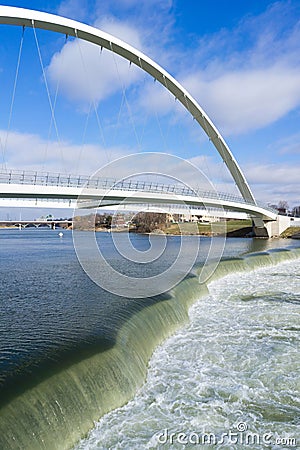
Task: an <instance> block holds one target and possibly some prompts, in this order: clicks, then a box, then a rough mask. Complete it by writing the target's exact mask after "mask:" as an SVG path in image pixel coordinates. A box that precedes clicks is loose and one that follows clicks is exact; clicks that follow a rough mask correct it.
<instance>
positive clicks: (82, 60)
mask: <svg viewBox="0 0 300 450" xmlns="http://www.w3.org/2000/svg"><path fill="white" fill-rule="evenodd" d="M75 36H76V41H77V45H78V49H79V53H80V58H81V62H82V66H83V69H84V71H85V74H86V76H87V78H88V70H87V68H86V64H85V61H84V58H83V54H82V50H81V46H80V38H79V37H78V34H77V30H75ZM92 105H93V109H94V113H95V116H96V121H97V125H98V129H99V132H100V136H101V139H102V142H103V147H104V152H105V155H106V158H107V161H108V162H110V155H109V153H108V151H107V144H106V140H105V137H104V131H103V127H102V124H101V121H100V118H99V114H98V108H97V105H96V102H95V99H94V98H93V99H92Z"/></svg>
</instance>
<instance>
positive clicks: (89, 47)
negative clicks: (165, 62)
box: [47, 19, 142, 104]
mask: <svg viewBox="0 0 300 450" xmlns="http://www.w3.org/2000/svg"><path fill="white" fill-rule="evenodd" d="M97 24H98V25H99V28H101V29H103V30H105V31H106V32H109V33H111V34H114V35H116V36H118V37H120V38H122V39H124V40H125V41H126V42H129V43H131V44H132V45H134V46H135V47H140V48H141V47H142V44H141V41H140V37H139V34H138V32H137V31H136V30H134V29H133V28H131V27H130V26H129V25H127V24H125V23H120V22H118V21H116V20H108V19H106V20H105V21H102V22H97ZM47 74H48V77H49V79H50V81H51V82H52V84H53V85H54V86H55V85H56V84H57V83H59V86H60V91H61V92H62V93H64V94H65V95H66V96H67V97H68V98H69V99H71V100H75V101H80V102H95V104H97V103H98V102H99V101H100V100H103V99H104V98H107V97H109V96H110V95H112V94H114V93H115V92H117V91H122V89H123V88H128V86H130V85H131V84H133V83H134V82H136V81H137V80H138V79H139V78H140V77H141V76H142V73H141V70H139V69H138V68H136V67H135V66H129V63H128V61H126V60H124V59H122V58H121V57H119V56H118V55H115V54H113V53H111V52H109V51H106V50H103V51H101V49H100V48H99V47H98V46H97V45H94V44H91V43H88V42H85V41H81V40H77V39H76V40H73V41H69V42H67V43H66V44H65V45H64V47H63V48H62V50H61V51H60V52H58V53H56V54H55V55H54V56H53V57H52V60H51V62H50V65H49V66H48V68H47Z"/></svg>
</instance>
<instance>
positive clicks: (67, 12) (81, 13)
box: [57, 0, 88, 21]
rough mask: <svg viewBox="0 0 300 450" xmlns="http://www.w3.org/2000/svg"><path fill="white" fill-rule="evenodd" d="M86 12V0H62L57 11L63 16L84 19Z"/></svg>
mask: <svg viewBox="0 0 300 450" xmlns="http://www.w3.org/2000/svg"><path fill="white" fill-rule="evenodd" d="M87 12H88V3H87V0H64V1H63V2H62V3H61V4H60V5H59V7H58V11H57V13H58V14H59V15H60V16H63V17H69V18H71V19H75V17H76V20H79V21H80V20H84V19H85V18H86V15H87Z"/></svg>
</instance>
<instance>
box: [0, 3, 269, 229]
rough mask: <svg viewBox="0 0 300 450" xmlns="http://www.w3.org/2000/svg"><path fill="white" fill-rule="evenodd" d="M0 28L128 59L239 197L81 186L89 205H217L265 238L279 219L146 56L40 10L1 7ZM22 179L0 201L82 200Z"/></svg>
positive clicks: (2, 190)
mask: <svg viewBox="0 0 300 450" xmlns="http://www.w3.org/2000/svg"><path fill="white" fill-rule="evenodd" d="M0 24H8V25H17V26H21V27H31V28H34V29H35V28H40V29H44V30H49V31H54V32H58V33H63V34H65V35H68V36H73V37H76V38H79V39H82V40H85V41H87V42H91V43H93V44H96V45H98V46H99V47H101V48H105V49H107V50H108V51H111V52H114V53H116V54H118V55H120V56H121V57H123V58H125V59H126V60H128V61H129V62H130V63H132V64H135V65H136V66H138V67H139V68H140V69H142V70H143V71H144V72H147V73H148V74H149V75H151V76H152V77H153V78H154V79H155V80H156V81H158V82H159V83H160V84H161V85H162V86H164V87H165V88H166V89H167V90H168V91H169V92H170V93H171V94H173V95H174V97H175V99H176V100H178V101H179V102H180V103H181V104H182V105H183V106H184V108H185V109H186V110H187V111H188V112H189V113H190V114H191V116H192V117H193V118H194V120H195V121H196V122H198V124H199V125H200V126H201V127H202V129H203V130H204V132H205V133H206V134H207V136H208V137H209V139H210V140H211V142H212V143H213V145H214V147H215V149H216V151H217V152H218V153H219V154H220V156H221V157H222V159H223V161H224V163H225V164H226V166H227V168H228V170H229V172H230V174H231V176H232V178H233V180H234V181H235V184H236V186H237V188H238V190H239V191H240V194H241V198H240V197H235V198H229V197H227V198H225V197H226V196H224V195H223V194H217V195H215V194H214V195H212V193H206V194H205V195H204V193H201V192H196V191H194V190H193V195H191V192H190V193H188V192H176V193H175V197H176V198H175V197H174V192H171V189H172V188H171V187H170V186H169V187H168V188H167V187H166V186H165V187H163V188H161V190H160V191H158V190H153V187H152V188H151V189H148V190H147V187H146V185H145V186H143V188H142V185H139V186H137V188H136V189H133V188H132V186H131V187H130V188H129V187H128V186H127V188H126V189H123V188H120V186H118V185H116V186H114V188H113V189H110V191H109V192H110V193H109V194H108V193H107V189H106V190H105V192H102V191H101V187H98V186H97V187H95V186H86V188H85V194H84V195H86V200H87V201H88V202H89V204H90V206H92V205H93V201H95V202H96V203H94V206H96V205H97V199H99V196H100V197H103V200H105V201H106V203H107V205H109V204H116V203H118V202H119V203H120V202H124V201H128V202H129V199H130V201H131V202H132V203H151V204H155V203H164V204H165V203H169V204H174V203H180V202H185V203H186V204H187V205H197V206H199V205H203V204H205V205H206V206H212V207H218V206H219V207H223V208H224V209H228V210H232V211H242V212H246V213H247V214H249V215H250V217H252V219H253V222H254V229H255V230H256V232H257V233H258V234H259V235H266V232H265V227H264V221H272V220H278V217H277V215H276V213H275V212H274V211H271V210H270V209H268V208H267V207H262V206H260V205H259V204H258V203H257V201H256V200H255V198H254V195H253V193H252V191H251V189H250V186H249V184H248V182H247V180H246V178H245V176H244V174H243V172H242V170H241V168H240V166H239V164H238V162H237V161H236V159H235V157H234V156H233V154H232V152H231V150H230V149H229V147H228V145H227V143H226V142H225V140H224V138H223V137H222V135H221V133H220V132H219V130H218V129H217V127H216V126H215V125H214V124H213V122H212V121H211V120H210V118H209V117H208V116H207V114H206V113H205V112H204V110H203V109H202V108H201V106H200V105H199V104H198V102H197V101H196V100H195V99H194V98H193V97H192V96H191V94H190V93H189V92H188V91H186V90H185V88H184V87H183V86H182V85H181V84H180V83H179V82H178V81H177V80H175V79H174V78H173V77H172V76H171V75H170V74H169V73H168V72H167V71H166V70H164V69H163V68H162V67H161V66H160V65H158V64H157V63H156V62H154V61H153V60H152V59H150V58H149V57H148V56H146V55H145V54H143V53H142V52H140V51H138V50H137V49H135V48H133V47H132V46H130V45H128V44H127V43H125V42H123V41H122V40H120V39H118V38H116V37H115V36H112V35H110V34H108V33H105V32H104V31H102V30H99V29H97V28H94V27H91V26H89V25H86V24H82V23H80V22H77V21H74V20H71V19H67V18H64V17H59V16H57V15H53V14H48V13H44V12H40V11H35V10H29V9H23V8H16V7H10V6H0ZM25 178H26V179H27V175H26V174H25V172H24V181H23V182H12V180H9V179H6V180H5V179H3V180H1V183H0V197H1V198H2V199H8V198H9V199H11V201H12V203H13V202H14V200H13V199H17V198H22V199H26V198H27V199H28V198H30V199H41V198H44V199H45V198H48V199H56V200H59V199H65V200H69V201H71V200H74V199H75V198H77V197H78V195H79V194H80V195H81V198H82V187H78V186H74V185H70V183H69V184H68V183H66V184H61V183H60V182H58V184H57V186H54V185H50V184H49V183H47V182H46V180H45V179H44V180H43V181H42V180H41V179H40V182H37V179H36V180H35V182H32V183H27V182H25ZM100 184H101V183H100ZM174 189H175V188H174ZM79 191H80V192H79ZM126 198H127V200H126Z"/></svg>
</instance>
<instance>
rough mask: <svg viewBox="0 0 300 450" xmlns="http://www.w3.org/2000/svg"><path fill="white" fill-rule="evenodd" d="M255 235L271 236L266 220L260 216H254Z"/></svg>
mask: <svg viewBox="0 0 300 450" xmlns="http://www.w3.org/2000/svg"><path fill="white" fill-rule="evenodd" d="M252 226H253V235H254V237H258V238H268V237H271V236H270V235H269V233H268V230H267V228H266V226H265V223H264V221H263V220H262V219H261V218H259V217H254V218H253V219H252Z"/></svg>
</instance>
